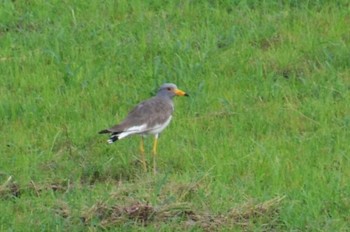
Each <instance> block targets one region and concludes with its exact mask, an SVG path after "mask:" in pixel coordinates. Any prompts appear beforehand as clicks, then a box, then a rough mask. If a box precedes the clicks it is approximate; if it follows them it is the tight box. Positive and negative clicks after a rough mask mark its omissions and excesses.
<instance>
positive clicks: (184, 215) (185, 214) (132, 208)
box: [81, 196, 285, 231]
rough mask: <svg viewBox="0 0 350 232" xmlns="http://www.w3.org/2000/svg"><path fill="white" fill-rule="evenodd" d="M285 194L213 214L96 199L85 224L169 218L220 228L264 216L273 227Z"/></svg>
mask: <svg viewBox="0 0 350 232" xmlns="http://www.w3.org/2000/svg"><path fill="white" fill-rule="evenodd" d="M284 198H285V197H284V196H278V197H275V198H273V199H270V200H268V201H264V202H260V203H253V202H250V203H243V204H242V205H238V206H236V207H234V208H232V209H231V210H229V211H228V212H226V213H223V214H218V215H215V214H211V213H208V212H201V211H196V210H194V209H192V207H191V204H189V203H172V204H167V205H151V204H150V203H148V202H141V201H134V202H131V203H129V204H128V205H123V204H118V203H116V204H108V203H107V202H101V201H99V202H97V203H96V204H94V205H93V206H92V207H90V208H89V209H87V210H85V211H84V212H83V213H82V217H81V218H82V220H83V222H84V223H85V224H86V225H91V224H92V222H96V219H97V220H98V221H99V223H98V227H100V228H103V229H107V228H110V227H112V226H121V225H123V224H126V223H128V222H130V221H131V222H133V223H136V224H139V225H141V226H149V225H154V226H157V225H159V224H162V223H166V222H169V221H177V222H178V223H179V224H180V225H181V227H182V228H184V229H188V228H192V227H198V228H201V229H203V230H205V231H213V230H220V228H222V227H224V228H232V227H240V228H241V229H243V230H246V229H248V228H249V225H250V222H251V221H257V220H259V219H261V218H265V220H264V221H265V222H266V223H265V224H264V225H263V228H265V229H266V230H270V229H273V228H274V227H276V226H277V225H278V217H279V215H278V213H279V210H278V209H279V206H280V204H281V202H282V200H283V199H284Z"/></svg>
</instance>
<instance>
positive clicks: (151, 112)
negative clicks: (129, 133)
mask: <svg viewBox="0 0 350 232" xmlns="http://www.w3.org/2000/svg"><path fill="white" fill-rule="evenodd" d="M172 113H173V106H172V104H171V102H168V101H166V100H164V99H161V98H157V97H154V98H151V99H149V100H147V101H144V102H142V103H140V104H139V105H137V106H136V107H135V108H134V109H133V110H132V111H131V112H130V113H129V114H128V116H127V118H126V119H125V120H124V121H123V124H125V125H134V126H135V125H137V126H138V125H143V124H146V125H147V127H152V126H154V125H157V124H162V123H164V122H166V121H167V120H168V118H169V117H170V116H171V115H172Z"/></svg>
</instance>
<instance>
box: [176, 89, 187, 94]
mask: <svg viewBox="0 0 350 232" xmlns="http://www.w3.org/2000/svg"><path fill="white" fill-rule="evenodd" d="M174 93H175V94H176V95H177V96H188V94H187V93H185V92H184V91H182V90H180V89H175V91H174Z"/></svg>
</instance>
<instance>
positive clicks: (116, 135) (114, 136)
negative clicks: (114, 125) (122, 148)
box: [98, 129, 121, 144]
mask: <svg viewBox="0 0 350 232" xmlns="http://www.w3.org/2000/svg"><path fill="white" fill-rule="evenodd" d="M98 133H99V134H109V133H112V134H111V137H109V139H108V140H107V142H108V143H109V144H111V143H114V142H115V141H117V140H119V134H120V133H121V132H112V131H110V130H109V129H105V130H101V131H100V132H98Z"/></svg>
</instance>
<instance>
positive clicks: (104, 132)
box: [98, 129, 111, 134]
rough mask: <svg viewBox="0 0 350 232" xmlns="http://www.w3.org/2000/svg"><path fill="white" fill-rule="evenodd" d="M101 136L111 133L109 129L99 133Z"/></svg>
mask: <svg viewBox="0 0 350 232" xmlns="http://www.w3.org/2000/svg"><path fill="white" fill-rule="evenodd" d="M98 133H99V134H107V133H111V132H110V131H109V130H108V129H105V130H101V131H99V132H98Z"/></svg>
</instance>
